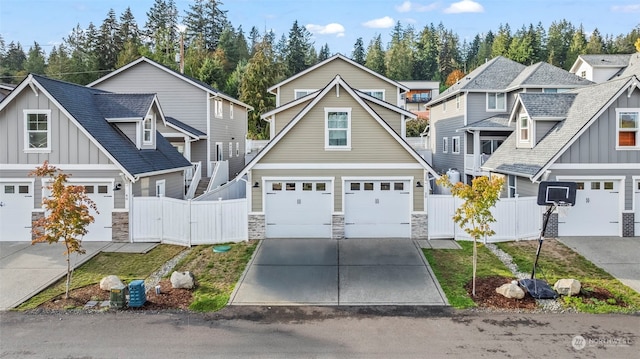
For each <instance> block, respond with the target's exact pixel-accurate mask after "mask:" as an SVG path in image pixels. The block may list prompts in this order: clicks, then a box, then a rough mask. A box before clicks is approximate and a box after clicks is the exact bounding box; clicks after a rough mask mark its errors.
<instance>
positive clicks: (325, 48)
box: [318, 43, 331, 62]
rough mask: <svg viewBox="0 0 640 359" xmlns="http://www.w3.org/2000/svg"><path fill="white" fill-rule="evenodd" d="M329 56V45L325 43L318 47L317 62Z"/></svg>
mask: <svg viewBox="0 0 640 359" xmlns="http://www.w3.org/2000/svg"><path fill="white" fill-rule="evenodd" d="M330 57H331V50H329V45H328V44H326V43H325V44H324V45H323V46H322V47H321V48H320V53H319V54H318V62H322V61H324V60H326V59H328V58H330Z"/></svg>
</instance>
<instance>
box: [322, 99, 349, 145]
mask: <svg viewBox="0 0 640 359" xmlns="http://www.w3.org/2000/svg"><path fill="white" fill-rule="evenodd" d="M325 116H326V133H325V149H345V150H350V149H351V109H331V108H327V109H325Z"/></svg>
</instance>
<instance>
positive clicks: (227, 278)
mask: <svg viewBox="0 0 640 359" xmlns="http://www.w3.org/2000/svg"><path fill="white" fill-rule="evenodd" d="M228 245H229V246H230V247H231V249H230V250H229V251H228V252H223V253H215V252H213V247H214V246H211V245H206V246H198V247H195V248H193V249H192V250H191V253H189V254H188V255H187V256H186V257H185V258H183V259H182V260H181V261H180V263H178V265H177V266H176V270H179V271H190V272H191V273H193V275H194V277H195V278H196V283H197V286H196V289H195V290H194V292H193V302H192V303H191V305H190V307H189V309H191V310H194V311H198V312H210V311H217V310H220V309H222V308H223V307H224V306H226V305H227V302H228V301H229V298H230V297H231V293H232V292H233V289H234V287H235V285H236V283H237V282H238V280H239V279H240V276H241V275H242V272H243V271H244V269H245V267H246V266H247V263H248V262H249V260H250V259H251V255H252V254H253V252H254V251H255V249H256V245H257V242H254V241H252V242H240V243H233V244H228Z"/></svg>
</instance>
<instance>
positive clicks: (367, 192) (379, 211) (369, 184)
mask: <svg viewBox="0 0 640 359" xmlns="http://www.w3.org/2000/svg"><path fill="white" fill-rule="evenodd" d="M410 183H411V182H410V181H408V180H349V181H345V190H344V192H345V195H344V224H345V225H344V234H345V237H347V238H391V237H400V238H409V237H410V236H411V191H410V189H411V188H410Z"/></svg>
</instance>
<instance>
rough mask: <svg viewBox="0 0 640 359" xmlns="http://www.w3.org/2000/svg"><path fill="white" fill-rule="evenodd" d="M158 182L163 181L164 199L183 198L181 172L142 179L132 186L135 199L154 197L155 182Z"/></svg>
mask: <svg viewBox="0 0 640 359" xmlns="http://www.w3.org/2000/svg"><path fill="white" fill-rule="evenodd" d="M159 180H165V188H164V191H165V192H164V193H165V197H169V198H177V199H183V198H184V175H183V172H182V171H178V172H171V173H165V174H162V175H157V176H149V177H142V178H140V179H139V180H138V181H137V182H135V183H134V184H133V188H132V193H133V195H134V196H135V197H155V196H156V182H157V181H159Z"/></svg>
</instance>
